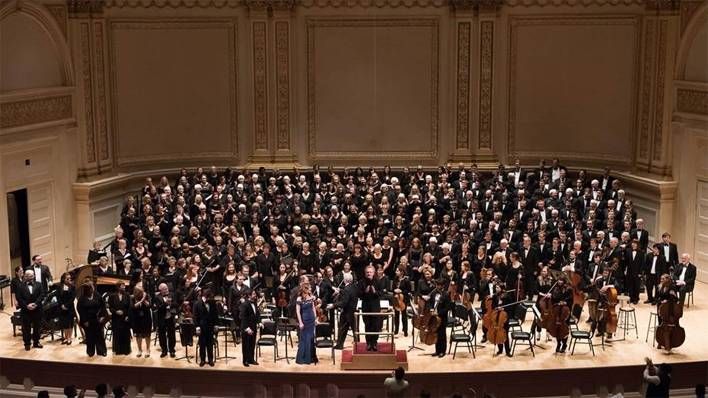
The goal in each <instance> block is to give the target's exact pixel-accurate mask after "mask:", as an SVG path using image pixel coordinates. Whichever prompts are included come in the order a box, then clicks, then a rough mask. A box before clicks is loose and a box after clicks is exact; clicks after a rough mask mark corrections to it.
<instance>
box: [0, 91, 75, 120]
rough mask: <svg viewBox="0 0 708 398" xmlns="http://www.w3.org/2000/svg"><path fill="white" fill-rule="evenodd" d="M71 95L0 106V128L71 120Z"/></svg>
mask: <svg viewBox="0 0 708 398" xmlns="http://www.w3.org/2000/svg"><path fill="white" fill-rule="evenodd" d="M72 117H73V109H72V106H71V95H63V96H59V97H49V98H38V99H31V100H26V101H16V102H6V103H2V104H0V128H11V127H18V126H27V125H32V124H38V123H45V122H51V121H55V120H64V119H71V118H72Z"/></svg>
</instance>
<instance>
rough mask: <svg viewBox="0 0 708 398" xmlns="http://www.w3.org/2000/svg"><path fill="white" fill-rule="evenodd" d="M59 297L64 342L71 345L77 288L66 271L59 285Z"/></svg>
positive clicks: (60, 321) (60, 326)
mask: <svg viewBox="0 0 708 398" xmlns="http://www.w3.org/2000/svg"><path fill="white" fill-rule="evenodd" d="M57 289H58V292H57V299H58V300H59V305H60V306H61V307H60V310H59V324H58V325H57V326H58V327H59V329H61V330H62V337H63V338H62V342H61V343H62V344H65V345H71V343H72V341H71V333H72V332H73V330H72V328H73V327H74V319H75V318H76V312H75V310H74V300H75V299H76V289H75V288H74V282H73V280H72V278H71V274H69V273H68V272H64V273H63V274H62V275H61V279H60V281H59V286H58V287H57Z"/></svg>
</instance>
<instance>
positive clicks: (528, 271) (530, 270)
mask: <svg viewBox="0 0 708 398" xmlns="http://www.w3.org/2000/svg"><path fill="white" fill-rule="evenodd" d="M519 254H520V255H521V263H522V264H523V265H524V275H527V277H526V278H524V285H525V286H524V289H525V290H526V296H527V298H529V299H532V298H533V296H534V294H536V278H537V277H538V273H539V267H538V263H539V261H541V256H540V254H539V252H538V248H537V247H535V246H531V237H530V236H528V235H524V240H523V244H522V247H521V250H519Z"/></svg>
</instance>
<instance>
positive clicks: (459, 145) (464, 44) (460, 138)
mask: <svg viewBox="0 0 708 398" xmlns="http://www.w3.org/2000/svg"><path fill="white" fill-rule="evenodd" d="M471 36H472V23H471V22H460V23H458V24H457V125H456V131H457V133H456V135H455V137H456V139H455V142H456V145H455V149H469V147H470V83H471V82H470V41H471Z"/></svg>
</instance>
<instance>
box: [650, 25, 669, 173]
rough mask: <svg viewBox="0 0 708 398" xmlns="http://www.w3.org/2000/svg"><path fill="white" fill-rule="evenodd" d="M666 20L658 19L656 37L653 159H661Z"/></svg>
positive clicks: (662, 146)
mask: <svg viewBox="0 0 708 398" xmlns="http://www.w3.org/2000/svg"><path fill="white" fill-rule="evenodd" d="M667 24H668V22H667V21H666V20H665V19H662V20H661V21H659V37H658V38H657V41H658V43H657V56H656V63H657V66H656V102H655V105H654V112H655V115H656V116H655V117H654V140H653V141H652V145H653V147H654V148H653V155H652V158H653V160H661V159H662V150H663V148H664V144H663V142H662V138H663V129H664V80H665V79H666V59H665V58H666V40H667V39H666V29H667Z"/></svg>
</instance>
